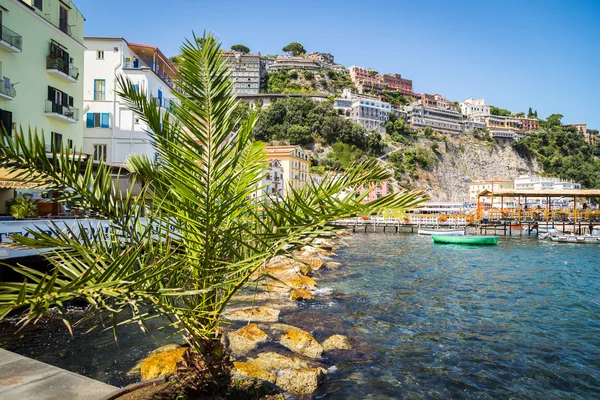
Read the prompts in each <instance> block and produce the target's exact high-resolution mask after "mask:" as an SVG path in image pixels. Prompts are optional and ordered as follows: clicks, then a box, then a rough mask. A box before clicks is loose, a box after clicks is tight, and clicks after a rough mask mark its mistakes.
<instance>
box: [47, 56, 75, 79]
mask: <svg viewBox="0 0 600 400" xmlns="http://www.w3.org/2000/svg"><path fill="white" fill-rule="evenodd" d="M46 69H56V70H59V71H60V72H62V73H63V74H65V75H68V76H70V77H71V78H73V79H75V80H77V79H79V68H77V67H76V66H74V65H73V64H71V63H70V62H66V61H65V60H64V59H62V58H60V57H54V56H47V57H46Z"/></svg>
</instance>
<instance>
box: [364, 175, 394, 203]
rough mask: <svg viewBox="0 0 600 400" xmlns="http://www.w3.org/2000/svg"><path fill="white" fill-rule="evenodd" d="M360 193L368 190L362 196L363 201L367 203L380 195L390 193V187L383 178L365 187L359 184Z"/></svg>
mask: <svg viewBox="0 0 600 400" xmlns="http://www.w3.org/2000/svg"><path fill="white" fill-rule="evenodd" d="M359 191H360V194H364V192H365V191H368V192H369V194H367V196H366V197H365V198H364V200H363V203H368V202H370V201H373V200H377V199H379V198H381V197H384V196H387V195H388V194H390V193H391V188H390V187H389V185H388V181H387V180H384V181H381V182H379V183H377V184H372V185H369V186H368V187H367V188H365V187H364V186H361V188H360V190H359Z"/></svg>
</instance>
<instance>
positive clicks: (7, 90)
mask: <svg viewBox="0 0 600 400" xmlns="http://www.w3.org/2000/svg"><path fill="white" fill-rule="evenodd" d="M7 83H8V85H7ZM16 95H17V91H16V90H15V87H14V86H13V85H11V83H10V80H8V79H0V97H8V98H10V99H14V98H15V96H16Z"/></svg>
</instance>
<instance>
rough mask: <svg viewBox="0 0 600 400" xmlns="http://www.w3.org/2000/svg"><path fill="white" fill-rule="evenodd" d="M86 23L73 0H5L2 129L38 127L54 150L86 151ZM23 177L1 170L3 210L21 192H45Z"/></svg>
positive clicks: (0, 38)
mask: <svg viewBox="0 0 600 400" xmlns="http://www.w3.org/2000/svg"><path fill="white" fill-rule="evenodd" d="M84 22H85V19H84V18H83V15H81V13H80V12H79V10H78V9H77V7H76V6H75V4H73V2H72V1H71V0H63V1H59V0H45V1H40V0H0V29H1V30H0V129H1V127H3V128H4V129H6V130H7V131H8V133H9V134H11V135H14V133H15V132H16V131H17V130H19V129H20V128H21V127H22V128H23V131H24V132H25V134H27V131H28V130H29V128H31V130H32V131H34V130H35V129H37V133H38V135H39V136H42V134H43V138H44V141H45V143H46V151H47V152H48V153H52V152H53V151H60V149H61V148H63V147H64V146H68V147H70V148H72V149H74V150H80V149H81V145H82V134H83V127H82V122H81V109H82V105H83V101H82V97H81V93H82V91H83V86H82V73H83V52H84V49H85V47H84V45H83V27H84ZM17 175H18V174H15V173H9V172H8V171H7V170H5V169H0V213H5V212H6V209H5V201H6V200H9V199H12V198H14V197H15V196H16V195H19V194H23V193H28V194H29V195H32V196H34V197H35V198H40V197H39V196H40V195H41V194H42V192H43V191H41V190H38V191H36V192H35V193H33V192H32V191H31V190H30V189H29V188H28V185H25V184H24V183H23V182H22V181H21V180H20V179H19V178H18V176H17ZM44 204H48V205H50V208H48V209H46V210H45V211H44V212H51V213H58V212H59V211H60V210H59V208H58V206H57V205H56V203H44Z"/></svg>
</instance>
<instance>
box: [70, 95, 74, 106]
mask: <svg viewBox="0 0 600 400" xmlns="http://www.w3.org/2000/svg"><path fill="white" fill-rule="evenodd" d="M69 106H70V107H73V98H72V97H71V96H69Z"/></svg>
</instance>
